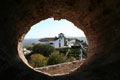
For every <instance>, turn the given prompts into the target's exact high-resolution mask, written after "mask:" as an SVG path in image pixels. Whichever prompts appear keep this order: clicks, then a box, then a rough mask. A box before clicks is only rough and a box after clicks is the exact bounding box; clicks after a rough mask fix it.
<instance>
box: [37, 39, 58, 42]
mask: <svg viewBox="0 0 120 80" xmlns="http://www.w3.org/2000/svg"><path fill="white" fill-rule="evenodd" d="M57 39H58V38H42V39H40V40H39V41H40V42H46V41H56V40H57Z"/></svg>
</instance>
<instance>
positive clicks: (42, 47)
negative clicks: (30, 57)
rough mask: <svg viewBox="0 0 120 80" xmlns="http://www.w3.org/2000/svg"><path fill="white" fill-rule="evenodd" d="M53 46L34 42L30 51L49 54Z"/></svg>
mask: <svg viewBox="0 0 120 80" xmlns="http://www.w3.org/2000/svg"><path fill="white" fill-rule="evenodd" d="M54 50H55V48H54V47H53V46H51V45H48V44H36V45H34V46H33V48H32V53H41V54H42V55H44V56H46V57H47V56H49V54H51V53H52V52H53V51H54Z"/></svg>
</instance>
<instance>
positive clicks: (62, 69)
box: [35, 60, 84, 76]
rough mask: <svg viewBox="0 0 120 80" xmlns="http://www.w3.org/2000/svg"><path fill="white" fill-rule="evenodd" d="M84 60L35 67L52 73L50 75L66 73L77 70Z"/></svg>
mask: <svg viewBox="0 0 120 80" xmlns="http://www.w3.org/2000/svg"><path fill="white" fill-rule="evenodd" d="M83 62H84V60H83V61H79V60H77V61H72V62H66V63H61V64H56V65H50V66H46V67H40V68H35V69H36V70H39V71H42V72H44V73H47V74H50V75H52V76H53V75H65V74H69V73H71V72H73V71H75V70H77V69H78V68H79V67H80V65H82V64H83Z"/></svg>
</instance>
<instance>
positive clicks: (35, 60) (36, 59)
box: [30, 54, 47, 67]
mask: <svg viewBox="0 0 120 80" xmlns="http://www.w3.org/2000/svg"><path fill="white" fill-rule="evenodd" d="M30 65H31V66H32V67H42V66H46V65H47V59H46V57H44V56H43V55H41V54H33V55H31V56H30Z"/></svg>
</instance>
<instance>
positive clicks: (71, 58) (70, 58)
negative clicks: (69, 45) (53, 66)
mask: <svg viewBox="0 0 120 80" xmlns="http://www.w3.org/2000/svg"><path fill="white" fill-rule="evenodd" d="M75 60H76V58H75V57H69V58H68V60H67V61H70V62H71V61H75Z"/></svg>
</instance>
